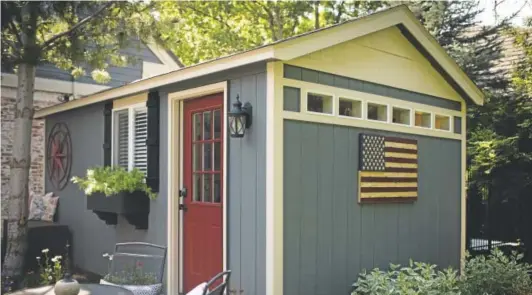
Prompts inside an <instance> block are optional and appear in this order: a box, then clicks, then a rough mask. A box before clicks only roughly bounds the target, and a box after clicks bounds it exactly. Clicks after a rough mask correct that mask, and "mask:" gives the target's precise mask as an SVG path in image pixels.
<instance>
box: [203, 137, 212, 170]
mask: <svg viewBox="0 0 532 295" xmlns="http://www.w3.org/2000/svg"><path fill="white" fill-rule="evenodd" d="M211 164H212V143H210V142H208V143H204V144H203V171H208V170H211V167H212V166H211Z"/></svg>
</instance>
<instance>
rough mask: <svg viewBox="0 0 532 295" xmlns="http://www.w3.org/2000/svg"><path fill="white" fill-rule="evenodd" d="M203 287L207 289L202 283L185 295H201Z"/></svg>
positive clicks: (205, 284)
mask: <svg viewBox="0 0 532 295" xmlns="http://www.w3.org/2000/svg"><path fill="white" fill-rule="evenodd" d="M205 287H207V283H205V282H203V283H201V284H199V285H197V286H196V287H195V288H194V289H192V290H190V291H189V292H188V293H187V294H186V295H203V291H204V290H205Z"/></svg>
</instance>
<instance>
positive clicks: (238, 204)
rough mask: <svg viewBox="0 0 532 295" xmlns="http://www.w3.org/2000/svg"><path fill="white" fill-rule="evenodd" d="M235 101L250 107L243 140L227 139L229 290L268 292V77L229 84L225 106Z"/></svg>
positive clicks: (257, 76)
mask: <svg viewBox="0 0 532 295" xmlns="http://www.w3.org/2000/svg"><path fill="white" fill-rule="evenodd" d="M237 95H239V96H240V99H241V100H242V102H243V103H246V102H249V103H251V105H252V106H253V124H252V126H251V128H249V129H247V130H246V135H245V136H244V138H240V139H239V138H230V137H229V138H228V147H229V153H228V171H227V172H226V175H228V177H229V178H228V179H227V185H228V187H227V203H228V204H227V206H228V207H227V208H228V213H227V218H228V252H229V253H228V269H230V270H231V271H232V274H231V282H230V284H231V285H230V289H235V290H243V293H241V294H250V295H251V294H253V295H255V294H257V295H263V294H265V291H266V248H265V247H266V246H265V244H266V200H265V196H266V187H265V183H266V73H264V72H261V73H254V74H247V75H242V77H239V78H235V79H231V80H229V95H228V99H229V101H228V105H231V103H233V102H234V101H236V96H237Z"/></svg>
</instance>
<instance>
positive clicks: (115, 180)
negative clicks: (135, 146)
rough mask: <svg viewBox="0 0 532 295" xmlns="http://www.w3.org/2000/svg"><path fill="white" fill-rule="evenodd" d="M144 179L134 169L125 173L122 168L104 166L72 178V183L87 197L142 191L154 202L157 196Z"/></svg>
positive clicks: (139, 172) (142, 174) (142, 175)
mask: <svg viewBox="0 0 532 295" xmlns="http://www.w3.org/2000/svg"><path fill="white" fill-rule="evenodd" d="M145 179H146V176H145V175H144V173H142V172H141V171H140V170H138V169H136V168H134V169H133V170H131V171H126V170H125V169H124V168H122V167H109V166H105V167H96V168H91V169H88V170H87V175H86V176H85V177H83V178H81V177H78V176H74V177H72V182H73V183H76V184H78V186H79V188H80V189H82V190H83V191H84V192H85V194H86V195H87V196H90V195H91V194H92V193H95V192H101V193H104V194H105V195H106V196H108V197H109V196H112V195H116V194H118V193H120V192H134V191H143V192H145V193H146V194H147V195H148V197H149V198H150V199H152V200H154V199H156V198H157V194H156V193H154V192H152V190H151V188H150V187H148V186H147V185H146V181H145Z"/></svg>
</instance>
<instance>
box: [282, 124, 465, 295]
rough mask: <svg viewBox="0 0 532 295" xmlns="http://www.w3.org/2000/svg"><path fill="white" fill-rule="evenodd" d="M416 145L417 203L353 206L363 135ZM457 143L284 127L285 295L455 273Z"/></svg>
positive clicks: (458, 177) (336, 129) (357, 131)
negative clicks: (408, 274)
mask: <svg viewBox="0 0 532 295" xmlns="http://www.w3.org/2000/svg"><path fill="white" fill-rule="evenodd" d="M364 132H365V133H371V134H380V135H394V136H400V137H403V138H411V139H416V140H418V165H419V167H418V169H419V170H418V175H419V180H418V187H419V192H418V193H419V196H418V198H419V199H418V200H417V201H416V202H414V203H411V204H364V205H359V204H358V202H357V197H358V196H357V192H358V183H357V178H358V161H359V153H358V149H359V143H358V135H359V134H360V133H364ZM460 151H461V144H460V141H456V140H450V139H441V138H434V137H424V136H416V135H408V134H398V133H391V132H385V131H376V130H364V129H361V128H352V127H342V126H335V125H326V124H317V123H305V122H297V121H289V120H285V122H284V159H289V161H288V160H285V162H284V172H283V175H284V213H283V214H284V215H283V216H284V239H283V242H284V252H283V254H284V255H283V256H284V267H283V276H284V279H283V281H284V294H290V295H297V294H305V295H309V294H348V292H349V291H350V286H351V285H352V284H353V283H354V282H355V281H356V279H357V276H358V274H359V273H360V272H361V271H362V270H363V269H372V268H374V267H380V268H387V267H388V265H389V263H401V264H405V263H408V260H409V259H410V258H412V259H414V260H417V261H424V262H430V263H435V264H437V265H439V266H441V267H447V266H453V267H458V266H459V259H460V236H461V235H460V220H461V219H460V216H461V215H460V207H461V202H460V195H461V191H460V187H461V185H460V184H461V165H460V159H461V156H460Z"/></svg>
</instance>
